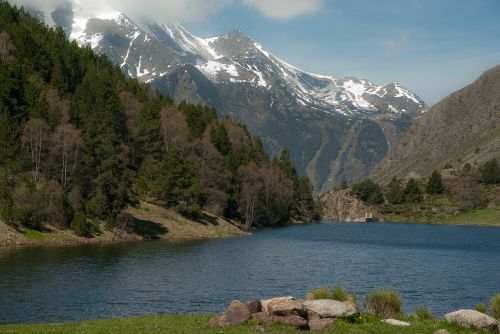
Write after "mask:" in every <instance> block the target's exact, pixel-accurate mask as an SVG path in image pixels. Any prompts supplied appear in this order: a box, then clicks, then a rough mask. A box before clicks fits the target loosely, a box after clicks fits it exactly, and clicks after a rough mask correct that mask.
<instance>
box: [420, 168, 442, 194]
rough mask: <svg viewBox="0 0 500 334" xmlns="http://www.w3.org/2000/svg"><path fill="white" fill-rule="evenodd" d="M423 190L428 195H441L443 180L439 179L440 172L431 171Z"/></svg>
mask: <svg viewBox="0 0 500 334" xmlns="http://www.w3.org/2000/svg"><path fill="white" fill-rule="evenodd" d="M425 191H426V192H427V193H428V194H429V195H441V194H442V193H443V192H444V186H443V180H442V179H441V173H439V172H438V171H436V170H435V171H434V172H432V174H431V176H430V177H429V180H428V181H427V183H426V184H425Z"/></svg>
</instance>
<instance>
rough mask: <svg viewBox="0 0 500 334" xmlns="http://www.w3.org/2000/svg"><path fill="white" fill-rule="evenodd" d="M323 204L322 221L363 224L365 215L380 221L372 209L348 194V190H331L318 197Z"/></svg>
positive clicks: (377, 213)
mask: <svg viewBox="0 0 500 334" xmlns="http://www.w3.org/2000/svg"><path fill="white" fill-rule="evenodd" d="M320 201H321V203H322V204H323V210H324V211H323V219H324V220H334V221H346V222H364V221H365V217H366V214H367V213H371V214H372V215H373V219H374V220H376V221H381V220H383V219H382V216H381V215H380V213H379V212H378V211H377V210H376V209H375V208H373V207H371V206H369V205H367V204H365V203H364V202H363V201H361V200H359V199H357V198H356V197H355V196H353V195H351V194H350V191H349V190H348V189H345V190H332V191H329V192H327V193H325V194H323V195H322V196H321V197H320Z"/></svg>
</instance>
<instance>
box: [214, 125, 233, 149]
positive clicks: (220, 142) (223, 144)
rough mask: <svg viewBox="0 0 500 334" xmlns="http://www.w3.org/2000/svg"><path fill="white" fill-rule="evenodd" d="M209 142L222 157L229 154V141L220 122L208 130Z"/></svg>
mask: <svg viewBox="0 0 500 334" xmlns="http://www.w3.org/2000/svg"><path fill="white" fill-rule="evenodd" d="M210 142H211V143H212V144H213V145H214V146H215V148H216V149H217V150H218V151H219V152H220V153H221V154H222V155H228V154H229V153H230V152H231V141H230V140H229V135H228V134H227V129H226V127H225V126H224V123H222V122H221V123H219V124H216V125H214V127H212V129H211V130H210Z"/></svg>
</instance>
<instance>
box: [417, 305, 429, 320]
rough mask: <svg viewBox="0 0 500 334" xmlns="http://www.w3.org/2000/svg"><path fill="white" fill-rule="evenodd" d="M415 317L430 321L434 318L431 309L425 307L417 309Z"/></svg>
mask: <svg viewBox="0 0 500 334" xmlns="http://www.w3.org/2000/svg"><path fill="white" fill-rule="evenodd" d="M415 315H416V316H417V318H419V319H421V320H429V319H432V318H433V316H432V311H431V309H430V308H425V307H423V306H420V307H418V308H417V310H416V311H415Z"/></svg>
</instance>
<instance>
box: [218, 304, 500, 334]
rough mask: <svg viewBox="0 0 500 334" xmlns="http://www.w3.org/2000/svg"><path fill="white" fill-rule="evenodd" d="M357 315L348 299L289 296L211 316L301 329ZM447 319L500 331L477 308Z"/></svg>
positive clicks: (222, 321)
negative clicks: (304, 299) (344, 300)
mask: <svg viewBox="0 0 500 334" xmlns="http://www.w3.org/2000/svg"><path fill="white" fill-rule="evenodd" d="M357 315H359V310H358V308H357V307H356V305H354V304H353V303H350V302H348V301H346V302H340V301H336V300H332V299H317V300H308V301H302V300H298V299H295V298H293V297H290V296H289V297H276V298H271V299H263V300H260V301H257V300H252V301H248V302H244V303H242V302H240V301H239V300H234V301H232V302H231V304H230V305H229V307H228V308H227V310H226V311H225V312H224V313H223V314H221V315H218V316H216V317H215V318H213V319H211V320H210V321H209V325H210V326H212V327H215V326H224V327H228V326H237V325H241V324H243V323H244V322H245V321H247V320H254V321H256V322H258V323H259V324H260V325H270V324H273V323H280V324H286V325H291V326H294V327H295V328H297V329H301V330H307V329H310V330H322V329H327V328H329V327H331V326H332V325H333V324H334V323H335V320H336V319H338V318H350V317H355V316H357ZM444 318H445V320H446V321H447V322H448V323H455V324H458V325H459V326H462V327H474V328H477V329H490V330H497V331H498V332H500V322H499V321H497V320H495V319H494V318H492V317H490V316H488V315H487V314H484V313H481V312H478V311H475V310H458V311H455V312H451V313H448V314H446V315H445V316H444ZM382 322H385V323H387V324H390V325H393V326H411V324H410V323H408V322H404V321H400V320H396V319H383V320H382ZM434 334H449V332H448V331H447V330H445V329H441V330H438V331H436V332H435V333H434Z"/></svg>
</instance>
